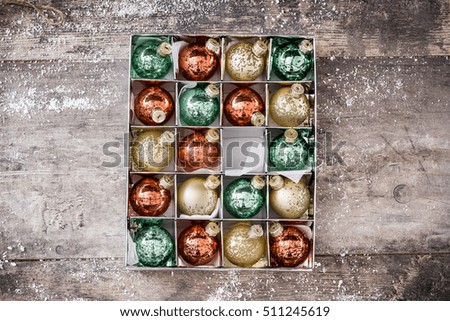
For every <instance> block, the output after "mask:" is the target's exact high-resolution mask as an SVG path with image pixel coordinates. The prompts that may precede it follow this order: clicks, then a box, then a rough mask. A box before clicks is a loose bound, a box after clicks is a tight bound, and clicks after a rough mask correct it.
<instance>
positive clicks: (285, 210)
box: [269, 175, 311, 219]
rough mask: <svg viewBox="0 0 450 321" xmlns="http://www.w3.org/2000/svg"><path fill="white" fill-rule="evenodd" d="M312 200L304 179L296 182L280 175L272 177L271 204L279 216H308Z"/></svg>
mask: <svg viewBox="0 0 450 321" xmlns="http://www.w3.org/2000/svg"><path fill="white" fill-rule="evenodd" d="M310 200H311V194H310V191H309V188H308V186H306V184H305V183H303V182H302V181H300V182H298V183H295V182H294V181H292V180H290V179H289V178H282V177H281V176H278V175H276V176H272V177H271V179H270V189H269V204H270V207H271V208H272V210H273V211H274V212H275V213H277V214H278V215H279V216H281V217H283V218H287V219H298V218H302V217H305V216H306V217H307V216H308V213H307V211H308V209H309V205H310Z"/></svg>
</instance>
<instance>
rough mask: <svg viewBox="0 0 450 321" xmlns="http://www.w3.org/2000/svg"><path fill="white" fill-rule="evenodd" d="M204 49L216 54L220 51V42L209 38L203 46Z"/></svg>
mask: <svg viewBox="0 0 450 321" xmlns="http://www.w3.org/2000/svg"><path fill="white" fill-rule="evenodd" d="M205 47H206V49H208V50H210V51H212V52H214V53H215V54H218V53H219V51H220V42H219V41H217V39H215V38H209V39H208V40H207V41H206V44H205Z"/></svg>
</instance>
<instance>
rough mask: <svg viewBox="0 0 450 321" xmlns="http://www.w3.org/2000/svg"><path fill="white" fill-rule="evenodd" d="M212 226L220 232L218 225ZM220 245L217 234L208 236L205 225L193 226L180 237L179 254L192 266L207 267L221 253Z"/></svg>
mask: <svg viewBox="0 0 450 321" xmlns="http://www.w3.org/2000/svg"><path fill="white" fill-rule="evenodd" d="M210 224H214V225H215V226H216V227H217V229H219V230H220V228H219V226H218V225H217V224H216V223H210ZM213 234H214V233H213ZM219 245H220V244H219V241H218V239H217V237H216V234H215V235H210V234H208V229H207V228H205V226H203V224H195V225H191V226H189V227H188V228H186V229H184V230H183V231H182V232H181V234H180V236H178V254H179V255H180V256H181V257H182V258H183V260H185V261H186V262H187V263H189V264H192V265H205V264H208V263H209V262H211V261H212V260H213V259H214V257H215V256H216V255H217V252H218V251H219Z"/></svg>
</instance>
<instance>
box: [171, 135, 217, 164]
mask: <svg viewBox="0 0 450 321" xmlns="http://www.w3.org/2000/svg"><path fill="white" fill-rule="evenodd" d="M219 139H220V136H219V132H218V130H216V129H208V130H207V131H206V132H202V131H198V132H195V133H192V134H190V135H187V136H185V137H184V138H183V139H182V141H181V143H180V145H179V147H178V163H179V166H180V167H181V168H183V169H184V170H185V171H186V172H192V171H195V170H197V169H200V168H210V169H212V168H215V167H217V166H218V165H219V163H220V144H219Z"/></svg>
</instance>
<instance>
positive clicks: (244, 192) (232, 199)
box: [223, 176, 265, 219]
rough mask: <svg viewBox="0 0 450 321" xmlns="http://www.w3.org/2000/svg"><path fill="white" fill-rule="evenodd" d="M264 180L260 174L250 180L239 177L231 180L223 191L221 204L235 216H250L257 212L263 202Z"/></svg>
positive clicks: (244, 217)
mask: <svg viewBox="0 0 450 321" xmlns="http://www.w3.org/2000/svg"><path fill="white" fill-rule="evenodd" d="M264 185H265V182H264V179H262V178H261V177H260V176H254V177H253V178H252V180H249V179H248V178H239V179H236V180H234V181H233V182H231V183H230V184H229V185H228V186H227V188H226V189H225V192H224V196H223V197H224V201H223V204H224V206H225V208H226V210H227V211H228V213H230V214H231V215H233V216H234V217H236V218H243V219H246V218H251V217H253V216H255V215H256V214H258V213H259V211H260V210H261V207H262V206H263V204H264V196H263V193H262V191H261V190H262V189H263V188H264Z"/></svg>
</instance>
